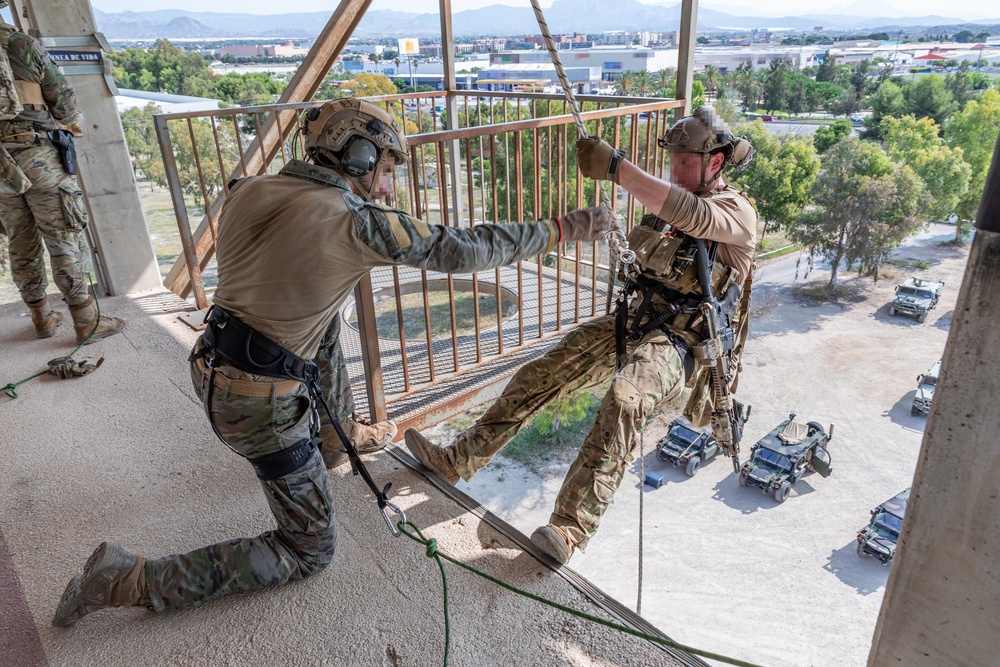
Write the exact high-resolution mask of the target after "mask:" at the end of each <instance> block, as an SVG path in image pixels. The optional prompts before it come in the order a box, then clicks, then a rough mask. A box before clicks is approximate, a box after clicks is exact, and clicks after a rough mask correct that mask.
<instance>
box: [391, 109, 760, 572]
mask: <svg viewBox="0 0 1000 667" xmlns="http://www.w3.org/2000/svg"><path fill="white" fill-rule="evenodd" d="M660 145H661V146H662V147H664V148H666V149H667V150H669V151H670V176H671V179H672V181H673V183H670V182H667V181H663V180H660V179H658V178H656V177H655V176H653V175H651V174H648V173H646V172H644V171H642V169H640V168H639V167H637V166H635V165H633V164H632V163H631V162H629V161H628V160H626V159H624V154H623V153H622V152H621V151H618V150H615V149H613V148H612V147H611V146H609V145H608V144H607V143H606V142H604V141H602V140H600V139H581V140H579V141H578V142H577V143H576V150H577V162H578V164H579V165H580V173H582V174H583V175H584V176H587V177H589V178H594V179H600V180H612V181H615V182H616V183H619V184H620V185H621V186H622V187H624V188H625V189H626V190H628V191H629V192H630V193H632V194H633V195H634V196H635V197H636V199H638V200H639V201H640V202H641V203H642V204H643V205H644V206H645V207H646V208H648V209H649V210H650V211H657V212H658V213H657V215H655V216H647V217H644V218H643V222H642V225H637V226H636V227H635V228H634V229H633V231H632V233H631V234H630V235H629V245H630V246H631V249H632V250H634V251H635V252H636V254H637V256H638V260H637V263H638V269H639V274H638V275H637V276H630V278H633V280H632V282H630V283H629V285H630V287H632V288H633V289H635V290H637V291H638V292H641V295H642V298H641V299H640V298H636V299H635V301H634V302H633V307H632V309H631V310H630V311H627V315H628V317H627V321H623V322H622V323H621V325H619V324H618V323H617V322H616V315H615V314H614V313H612V314H611V315H607V316H605V317H600V318H597V319H595V320H592V321H590V322H587V323H585V324H582V325H580V326H579V327H577V328H576V329H574V330H573V331H571V332H570V333H569V334H567V335H566V337H565V338H563V339H562V340H561V341H560V342H559V343H558V344H557V345H556V346H555V347H553V348H552V349H551V350H549V351H548V352H547V353H546V354H545V355H544V356H543V357H541V358H539V359H536V360H535V361H532V362H530V363H528V364H526V365H525V366H523V367H522V368H521V369H520V370H519V371H518V372H517V373H516V374H515V375H514V377H513V378H512V379H511V380H510V382H509V383H508V384H507V386H506V387H505V388H504V391H503V394H502V395H501V396H500V398H499V399H497V401H496V402H495V403H494V404H493V405H492V406H490V408H489V409H488V410H487V411H486V412H485V413H484V414H483V416H482V417H480V418H479V420H478V421H477V422H476V423H475V424H474V425H473V426H472V427H471V428H469V429H468V430H466V431H464V432H462V433H461V434H459V435H458V437H457V439H456V441H455V442H454V444H451V445H448V446H446V447H437V446H435V445H434V444H433V443H431V442H429V441H428V440H427V439H426V438H424V437H423V436H422V435H420V433H418V432H417V431H415V430H413V429H409V430H408V431H406V434H405V439H406V445H407V447H408V448H409V449H410V451H411V452H412V453H413V455H414V456H415V457H417V458H418V459H419V460H420V461H421V462H422V463H423V464H424V465H426V466H427V467H428V468H430V469H431V470H433V471H435V472H437V473H438V474H439V475H441V476H442V477H444V478H445V479H447V480H448V481H449V482H451V483H452V484H454V483H456V482H457V481H458V479H459V478H462V479H464V480H465V481H467V482H468V481H470V480H471V479H472V478H473V477H474V476H475V475H476V473H478V472H479V471H480V470H482V469H483V468H485V467H486V465H487V464H488V463H489V462H490V461H491V460H492V459H493V457H494V456H496V455H497V454H498V453H499V452H500V450H501V449H503V447H504V446H505V445H506V444H507V443H508V442H509V441H510V440H511V439H512V438H513V437H514V436H515V435H516V434H517V432H518V431H519V430H520V428H521V427H522V426H524V425H525V424H526V423H528V422H530V421H531V420H532V419H533V418H534V417H535V416H536V415H537V414H538V413H539V412H541V411H542V410H543V409H544V408H545V406H546V405H547V404H548V403H549V402H550V401H553V400H557V399H558V398H559V397H561V396H566V395H569V394H570V393H572V392H576V391H579V390H580V389H583V388H586V387H590V386H595V385H599V384H601V383H603V382H606V381H608V380H611V387H610V389H608V392H607V394H606V395H605V396H604V400H603V401H602V402H601V405H600V408H599V409H598V412H597V418H596V419H595V421H594V425H593V427H592V428H591V429H590V433H589V434H588V435H587V437H586V439H585V441H584V443H583V446H582V447H581V448H580V452H579V454H578V456H577V458H576V461H574V462H573V464H572V466H571V467H570V469H569V472H567V473H566V477H565V480H564V481H563V485H562V489H561V490H560V491H559V495H558V497H557V498H556V502H555V508H554V510H553V512H552V515H551V517H550V519H549V524H548V525H545V526H542V527H540V528H538V529H537V530H535V532H534V533H533V534H532V535H531V541H532V542H533V543H534V544H535V546H537V547H538V548H539V549H540V550H541V551H543V552H545V553H547V554H548V555H550V556H551V557H552V558H554V559H555V560H558V561H559V562H561V563H567V562H569V559H570V557H571V556H572V555H573V552H574V551H575V550H576V549H583V548H585V547H586V546H587V542H588V541H589V540H590V538H591V537H593V536H594V534H595V533H596V532H597V527H598V524H599V523H600V520H601V516H602V515H603V514H604V511H605V510H606V509H607V507H608V504H610V502H611V500H612V498H613V497H614V494H615V492H616V491H617V490H618V487H619V485H620V484H621V482H622V478H623V477H624V475H625V469H626V466H627V465H628V464H629V462H631V461H632V460H634V457H633V456H632V452H633V450H634V449H635V446H636V445H637V444H638V437H637V427H638V426H640V425H641V424H642V423H643V422H644V421H645V420H646V418H647V417H648V416H649V415H650V414H652V412H653V411H654V410H655V409H656V407H657V406H659V405H661V404H663V403H664V402H666V401H668V400H670V399H671V398H673V397H674V396H677V395H678V394H679V393H680V392H681V390H682V389H683V388H684V386H685V385H686V384H687V385H688V386H692V389H693V391H692V395H691V400H690V401H689V402H688V405H687V407H686V408H685V416H687V417H688V418H689V419H691V420H692V422H694V423H696V424H697V425H699V427H700V426H702V425H704V422H706V421H707V419H706V415H707V413H708V412H710V411H711V410H710V409H709V410H706V407H707V403H708V396H709V395H710V394H711V392H710V389H711V387H710V385H709V383H708V373H707V372H705V371H704V370H703V371H701V372H695V370H694V363H693V355H692V348H693V347H694V346H696V345H698V344H699V343H701V342H702V341H704V340H705V339H706V338H707V337H708V336H707V333H708V332H707V328H706V324H705V319H704V317H702V316H699V315H698V312H699V310H698V303H699V301H700V299H701V290H700V286H699V281H698V277H697V270H696V265H695V262H694V261H693V258H694V252H693V251H694V248H695V246H696V241H695V239H707V240H710V241H716V242H717V243H718V246H717V255H716V260H715V262H714V266H713V267H712V269H711V273H710V275H711V287H712V292H713V294H714V296H716V297H717V298H718V300H719V301H724V302H725V303H726V310H727V315H728V316H730V317H732V316H735V315H736V312H735V307H736V305H737V303H738V302H739V295H740V287H741V286H743V285H744V283H747V285H746V286H747V287H749V281H748V279H749V277H750V267H751V263H752V260H753V252H754V239H755V237H756V227H757V214H756V211H755V210H754V208H753V206H752V205H751V203H750V201H749V200H748V199H747V197H746V196H745V195H744V194H743V193H742V192H740V191H739V190H736V189H735V188H732V187H729V186H727V185H726V184H725V182H724V181H723V179H722V171H723V169H724V168H725V167H726V166H727V165H736V166H744V165H745V164H746V163H748V162H749V160H750V158H751V156H752V154H753V148H752V147H751V146H750V142H749V141H747V140H746V139H744V138H741V137H734V136H733V135H732V134H731V132H730V131H729V128H728V127H727V126H726V124H725V123H724V122H722V121H721V119H719V118H718V117H717V115H716V114H715V110H714V109H713V108H711V107H699V108H698V109H696V110H695V111H694V114H693V115H691V116H688V117H686V118H683V119H681V120H680V121H678V122H677V123H675V124H674V125H673V126H672V127H671V128H670V130H669V131H668V132H667V134H666V136H665V137H664V138H663V139H661V140H660ZM625 314H626V311H624V310H623V311H622V315H623V316H624V315H625ZM742 323H743V324H744V325H745V323H746V318H745V315H744V316H743V318H742ZM619 365H620V367H619ZM734 384H735V383H733V385H734Z"/></svg>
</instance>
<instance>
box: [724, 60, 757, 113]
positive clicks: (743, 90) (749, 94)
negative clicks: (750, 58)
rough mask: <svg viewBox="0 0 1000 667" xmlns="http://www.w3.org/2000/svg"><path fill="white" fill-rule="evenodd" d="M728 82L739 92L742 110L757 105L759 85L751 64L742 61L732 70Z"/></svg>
mask: <svg viewBox="0 0 1000 667" xmlns="http://www.w3.org/2000/svg"><path fill="white" fill-rule="evenodd" d="M730 83H731V84H732V86H733V88H735V89H736V92H737V93H739V96H740V99H742V100H743V110H744V111H746V110H747V109H748V108H750V107H756V106H757V99H758V97H759V96H760V85H759V83H758V82H757V77H756V76H754V72H753V67H752V66H750V65H749V64H748V63H743V64H742V65H740V66H739V67H737V68H736V69H735V70H733V74H732V76H731V77H730Z"/></svg>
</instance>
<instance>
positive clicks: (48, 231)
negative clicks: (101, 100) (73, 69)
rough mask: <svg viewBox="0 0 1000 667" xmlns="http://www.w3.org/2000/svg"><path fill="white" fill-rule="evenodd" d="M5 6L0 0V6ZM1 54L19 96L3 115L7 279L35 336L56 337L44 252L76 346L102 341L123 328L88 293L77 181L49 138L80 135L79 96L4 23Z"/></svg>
mask: <svg viewBox="0 0 1000 667" xmlns="http://www.w3.org/2000/svg"><path fill="white" fill-rule="evenodd" d="M7 4H8V0H0V8H2V7H4V6H6V5H7ZM0 50H2V51H3V54H4V55H3V56H0V57H3V58H4V59H5V60H7V61H8V63H9V70H8V71H10V72H12V73H13V79H14V80H13V86H12V88H13V89H14V90H15V91H16V101H15V100H14V98H13V97H7V98H6V100H5V101H6V103H7V104H8V105H9V104H11V103H12V102H14V103H15V104H16V106H19V107H21V110H20V111H19V112H18V113H16V115H14V116H13V117H10V114H4V116H0V118H4V119H2V120H0V145H2V148H0V225H2V227H3V229H4V231H5V232H6V234H7V237H8V248H7V249H8V253H9V255H10V272H11V276H12V278H13V279H14V284H15V285H17V288H18V290H20V292H21V299H22V300H24V303H25V304H27V306H28V308H29V309H30V310H31V322H32V324H33V325H34V327H35V335H37V336H38V337H39V338H48V337H50V336H52V335H54V334H55V330H56V327H57V326H59V322H60V320H62V313H60V312H59V311H57V310H54V309H53V308H52V305H51V304H50V303H49V301H48V298H47V297H46V289H47V287H48V279H47V278H46V270H45V249H46V248H48V251H49V258H50V259H51V261H52V276H53V278H54V279H55V282H56V285H57V286H58V287H59V291H60V292H62V294H63V298H64V299H65V300H66V305H68V306H69V312H70V315H71V316H72V317H73V326H74V328H75V329H76V340H77V342H78V343H82V342H84V341H87V342H94V341H96V340H100V339H101V338H106V337H108V336H111V335H113V334H116V333H118V332H119V331H121V330H122V329H123V328H124V327H125V323H126V322H125V320H124V319H122V318H119V317H108V316H106V315H100V316H99V315H98V312H97V308H96V306H95V304H94V299H93V297H92V296H91V295H90V294H89V293H88V289H87V268H86V267H87V265H86V262H85V259H84V252H85V251H86V240H85V239H84V236H83V230H84V228H85V227H86V226H87V221H88V217H87V208H86V206H85V205H84V202H83V193H82V192H81V191H80V186H79V184H78V183H77V180H76V176H74V175H73V174H72V173H69V172H68V171H67V168H66V166H65V165H64V164H63V161H62V158H61V156H60V152H59V150H58V149H57V148H56V146H55V145H54V144H53V142H52V140H51V139H50V133H51V132H54V131H56V130H66V131H68V132H70V133H72V134H73V136H76V137H81V136H83V116H82V114H81V112H80V109H79V108H78V107H77V103H76V94H75V93H74V92H73V89H72V88H71V87H70V86H69V84H68V83H66V79H65V78H64V77H63V75H62V74H60V72H59V69H58V68H57V67H56V65H55V64H54V63H53V62H52V58H51V57H50V56H49V54H48V52H47V51H46V50H45V47H44V46H42V44H41V43H40V42H39V41H38V40H36V39H33V38H31V37H29V36H28V35H26V34H24V33H23V32H21V31H19V30H18V29H17V28H15V27H14V26H12V25H8V24H6V23H3V22H0ZM5 69H6V68H5ZM14 110H16V108H15V109H14ZM74 172H75V170H74ZM88 339H89V340H88Z"/></svg>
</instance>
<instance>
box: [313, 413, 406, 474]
mask: <svg viewBox="0 0 1000 667" xmlns="http://www.w3.org/2000/svg"><path fill="white" fill-rule="evenodd" d="M341 427H342V428H343V429H344V433H345V434H346V435H347V438H348V439H349V440H350V441H351V444H352V445H354V447H355V448H356V449H357V450H358V453H359V454H371V453H372V452H377V451H379V450H380V449H384V448H385V447H386V445H388V444H389V443H390V442H392V439H393V438H395V437H396V423H395V422H392V421H384V422H376V423H374V424H370V423H368V421H367V420H365V419H347V420H344V421H343V422H342V423H341ZM319 437H320V439H321V440H322V441H323V449H322V453H323V462H324V463H325V464H326V467H327V470H332V469H334V468H336V467H337V466H339V465H342V464H344V463H347V451H346V450H345V449H344V443H342V442H341V441H340V436H339V435H337V431H336V430H335V429H334V428H333V425H332V424H328V425H326V426H323V427H322V428H320V430H319Z"/></svg>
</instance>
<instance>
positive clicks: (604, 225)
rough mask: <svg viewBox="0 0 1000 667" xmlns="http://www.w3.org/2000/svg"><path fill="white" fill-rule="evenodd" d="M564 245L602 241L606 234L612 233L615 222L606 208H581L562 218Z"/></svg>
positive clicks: (562, 240)
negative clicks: (574, 242)
mask: <svg viewBox="0 0 1000 667" xmlns="http://www.w3.org/2000/svg"><path fill="white" fill-rule="evenodd" d="M561 223H562V238H561V239H560V241H561V242H562V243H572V242H573V241H600V240H601V239H603V238H604V234H605V232H609V231H611V229H612V228H613V227H614V224H615V220H614V217H612V215H611V211H610V210H609V209H607V208H605V207H604V206H594V207H592V208H581V209H579V210H576V211H570V212H569V213H567V214H566V215H564V216H563V217H562V220H561Z"/></svg>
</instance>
